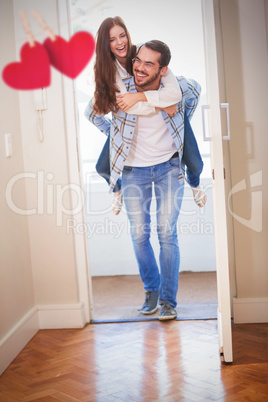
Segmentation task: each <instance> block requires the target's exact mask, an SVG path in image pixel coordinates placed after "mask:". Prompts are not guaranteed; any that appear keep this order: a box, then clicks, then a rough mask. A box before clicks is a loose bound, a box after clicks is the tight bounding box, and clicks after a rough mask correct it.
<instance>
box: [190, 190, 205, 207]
mask: <svg viewBox="0 0 268 402" xmlns="http://www.w3.org/2000/svg"><path fill="white" fill-rule="evenodd" d="M192 190H193V196H194V200H195V203H196V204H197V205H198V206H199V207H200V208H202V207H204V206H205V204H206V202H207V195H206V193H205V191H204V189H203V187H201V186H200V185H199V186H197V187H192Z"/></svg>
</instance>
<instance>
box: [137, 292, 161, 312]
mask: <svg viewBox="0 0 268 402" xmlns="http://www.w3.org/2000/svg"><path fill="white" fill-rule="evenodd" d="M157 309H158V291H154V292H150V291H149V290H148V291H147V292H146V294H145V301H144V304H143V306H142V308H141V309H140V312H141V313H142V314H153V313H155V312H156V310H157Z"/></svg>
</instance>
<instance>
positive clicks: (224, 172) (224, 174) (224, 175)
mask: <svg viewBox="0 0 268 402" xmlns="http://www.w3.org/2000/svg"><path fill="white" fill-rule="evenodd" d="M223 177H224V180H225V179H226V171H225V168H223Z"/></svg>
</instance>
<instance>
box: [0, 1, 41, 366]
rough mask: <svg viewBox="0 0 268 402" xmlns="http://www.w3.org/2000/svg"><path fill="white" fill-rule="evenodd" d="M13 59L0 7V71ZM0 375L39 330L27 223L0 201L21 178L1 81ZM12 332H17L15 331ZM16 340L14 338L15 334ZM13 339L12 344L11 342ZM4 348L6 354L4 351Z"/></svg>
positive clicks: (15, 130) (18, 191) (17, 196)
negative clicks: (8, 150) (9, 154)
mask: <svg viewBox="0 0 268 402" xmlns="http://www.w3.org/2000/svg"><path fill="white" fill-rule="evenodd" d="M15 59H16V48H15V33H14V22H13V4H12V2H10V1H8V0H6V1H1V4H0V69H1V71H2V69H3V67H4V65H5V64H6V63H7V61H9V60H10V61H11V60H15ZM0 94H1V98H0V101H1V103H0V171H1V175H0V193H1V198H0V210H1V225H0V239H1V249H0V374H1V373H2V371H3V370H4V369H5V368H6V367H7V365H8V364H9V363H10V362H11V361H12V360H13V358H14V357H15V356H16V355H17V353H19V352H20V350H21V349H22V348H23V347H24V346H25V343H27V342H28V341H29V339H30V338H31V337H32V336H33V335H34V334H35V333H36V331H37V330H38V319H37V317H36V314H35V310H36V309H35V293H34V284H33V277H32V262H31V252H30V241H29V230H28V221H27V217H26V216H21V215H17V214H16V213H14V212H12V211H11V210H10V208H9V207H8V205H7V203H6V200H5V190H6V185H7V183H8V182H9V180H11V179H12V178H13V177H14V176H15V175H17V174H18V173H21V172H23V170H24V161H23V151H22V139H21V124H20V123H21V122H20V109H19V94H18V92H17V91H12V90H10V89H9V88H8V87H7V86H6V85H4V83H3V81H2V80H0ZM5 133H10V134H11V136H12V148H13V152H12V157H10V158H7V157H6V154H5V137H4V134H5ZM13 201H14V202H15V203H17V204H19V205H20V206H21V207H22V208H25V207H26V205H27V200H26V190H25V181H24V180H20V182H19V183H18V185H17V186H16V188H15V189H14V191H13ZM15 329H16V330H15ZM18 329H19V333H20V336H19V337H16V336H15V334H16V333H18ZM10 339H12V340H13V342H12V341H11V340H10ZM8 342H9V346H10V348H8V347H7V343H8Z"/></svg>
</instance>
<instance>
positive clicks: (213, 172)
mask: <svg viewBox="0 0 268 402" xmlns="http://www.w3.org/2000/svg"><path fill="white" fill-rule="evenodd" d="M212 179H213V180H215V171H214V169H212Z"/></svg>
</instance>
